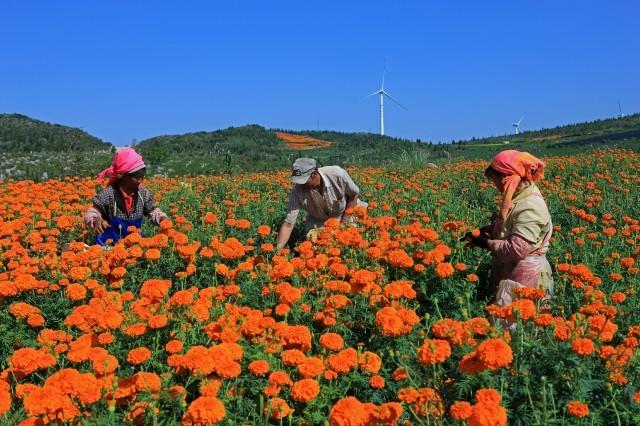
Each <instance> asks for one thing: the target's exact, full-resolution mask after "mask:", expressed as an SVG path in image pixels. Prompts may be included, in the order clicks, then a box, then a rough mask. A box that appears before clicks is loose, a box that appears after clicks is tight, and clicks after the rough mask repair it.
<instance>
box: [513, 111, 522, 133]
mask: <svg viewBox="0 0 640 426" xmlns="http://www.w3.org/2000/svg"><path fill="white" fill-rule="evenodd" d="M523 118H524V115H523V116H522V117H520V120H518V121H516V122H515V123H513V124H512V126H513V129H514V130H515V132H516V135H518V134H520V123H522V119H523Z"/></svg>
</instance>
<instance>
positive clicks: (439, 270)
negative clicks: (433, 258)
mask: <svg viewBox="0 0 640 426" xmlns="http://www.w3.org/2000/svg"><path fill="white" fill-rule="evenodd" d="M435 272H436V276H437V277H438V278H448V277H450V276H452V275H453V274H454V272H455V270H454V269H453V266H452V265H451V263H449V262H442V263H438V265H437V266H436V271H435Z"/></svg>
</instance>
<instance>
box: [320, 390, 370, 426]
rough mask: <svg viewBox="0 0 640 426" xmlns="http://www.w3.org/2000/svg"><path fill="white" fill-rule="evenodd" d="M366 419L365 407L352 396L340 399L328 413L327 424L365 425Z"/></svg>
mask: <svg viewBox="0 0 640 426" xmlns="http://www.w3.org/2000/svg"><path fill="white" fill-rule="evenodd" d="M368 418H369V414H368V413H367V411H366V409H365V405H364V404H363V403H362V402H360V401H358V399H357V398H355V397H353V396H349V397H347V398H342V399H341V400H339V401H338V402H336V403H335V404H334V406H333V407H331V411H330V412H329V422H330V423H331V424H332V425H344V426H347V425H354V426H355V425H365V424H366V422H367V420H368Z"/></svg>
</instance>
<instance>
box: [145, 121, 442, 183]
mask: <svg viewBox="0 0 640 426" xmlns="http://www.w3.org/2000/svg"><path fill="white" fill-rule="evenodd" d="M278 135H280V136H278ZM136 147H137V149H138V150H139V151H140V152H141V153H142V154H143V155H144V156H145V158H146V159H147V160H148V161H149V163H152V164H162V166H161V168H160V172H162V173H169V174H173V173H178V174H182V173H184V174H201V173H218V172H221V171H227V172H229V171H234V172H240V171H255V170H276V169H281V168H283V167H290V165H291V162H292V161H293V159H295V158H297V157H299V156H301V155H307V156H312V157H314V158H316V159H318V160H319V161H320V163H321V164H329V163H332V164H342V165H378V166H380V165H387V164H390V163H392V162H397V161H402V160H403V159H405V160H406V161H413V159H415V158H427V157H430V151H429V147H428V146H427V145H424V144H419V143H415V142H412V141H408V140H401V139H395V138H391V137H388V136H379V135H372V134H369V133H340V132H330V131H315V132H311V131H306V132H305V131H300V132H292V131H290V130H283V129H265V128H264V127H261V126H258V125H249V126H243V127H230V128H228V129H223V130H217V131H212V132H197V133H187V134H184V135H167V136H158V137H153V138H150V139H146V140H144V141H141V142H140V143H139V144H138V145H136ZM301 149H303V150H304V154H302V153H301ZM175 154H180V157H182V158H178V157H177V156H176V155H175Z"/></svg>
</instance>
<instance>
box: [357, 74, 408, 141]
mask: <svg viewBox="0 0 640 426" xmlns="http://www.w3.org/2000/svg"><path fill="white" fill-rule="evenodd" d="M385 73H386V68H385V70H384V71H383V72H382V87H380V90H377V91H375V92H373V93H372V94H370V95H368V96H365V99H366V98H369V97H371V96H373V95H380V135H384V97H385V96H386V97H387V98H389V99H391V100H392V101H393V102H395V103H396V104H398V105H399V106H400V107H401V108H402V109H404V110H406V108H405V107H403V106H402V105H401V104H400V102H398V101H396V100H395V99H393V97H391V95H390V94H388V93H387V92H385V90H384V74H385Z"/></svg>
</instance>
